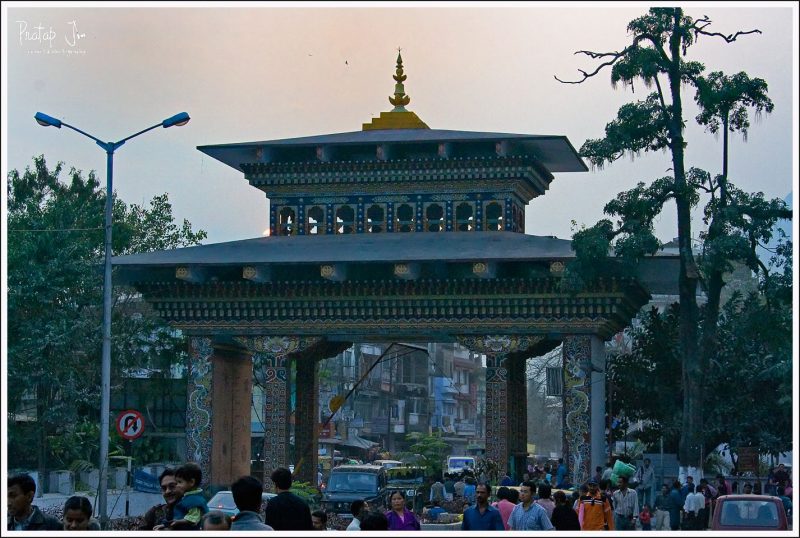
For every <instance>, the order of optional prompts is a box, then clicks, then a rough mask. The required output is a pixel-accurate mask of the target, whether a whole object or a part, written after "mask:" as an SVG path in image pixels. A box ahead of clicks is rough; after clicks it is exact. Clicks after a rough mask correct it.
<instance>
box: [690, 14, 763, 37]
mask: <svg viewBox="0 0 800 538" xmlns="http://www.w3.org/2000/svg"><path fill="white" fill-rule="evenodd" d="M710 25H711V19H710V18H709V17H708V15H703V17H702V18H700V19H697V20H696V21H694V23H693V24H692V26H691V27H690V28H691V29H692V30H694V33H695V35H698V34H702V35H707V36H711V37H721V38H722V39H724V40H725V42H726V43H733V42H734V41H736V38H738V37H739V36H740V35H748V34H760V33H761V30H758V29H755V30H748V31H746V32H745V31H741V30H740V31H738V32H736V33H735V34H728V35H725V34H722V33H720V32H707V31H706V30H705V29H706V28H707V27H708V26H710Z"/></svg>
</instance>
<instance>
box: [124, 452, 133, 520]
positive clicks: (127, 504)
mask: <svg viewBox="0 0 800 538" xmlns="http://www.w3.org/2000/svg"><path fill="white" fill-rule="evenodd" d="M132 456H133V441H128V473H127V474H126V475H125V517H128V516H130V513H131V512H130V506H131V460H132V459H133V457H132Z"/></svg>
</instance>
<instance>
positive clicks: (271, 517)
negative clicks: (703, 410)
mask: <svg viewBox="0 0 800 538" xmlns="http://www.w3.org/2000/svg"><path fill="white" fill-rule="evenodd" d="M270 479H271V480H272V482H273V483H274V484H275V492H276V493H277V495H276V496H275V497H273V498H272V499H270V500H269V504H267V509H266V510H265V511H264V521H265V522H266V524H267V525H269V526H270V527H272V528H273V529H275V530H276V531H312V530H314V525H313V524H312V523H311V509H310V508H309V507H308V504H306V502H305V501H304V500H303V499H301V498H300V497H298V496H297V495H295V494H294V493H292V492H290V491H289V489H290V488H291V487H292V473H291V471H289V469H286V468H284V467H278V468H277V469H275V470H274V471H272V475H270Z"/></svg>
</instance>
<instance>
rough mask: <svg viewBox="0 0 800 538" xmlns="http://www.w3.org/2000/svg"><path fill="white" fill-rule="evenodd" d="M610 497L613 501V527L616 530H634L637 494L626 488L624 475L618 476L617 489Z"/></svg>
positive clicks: (626, 481)
mask: <svg viewBox="0 0 800 538" xmlns="http://www.w3.org/2000/svg"><path fill="white" fill-rule="evenodd" d="M611 497H612V499H613V501H614V528H615V529H616V530H618V531H625V530H630V531H632V530H636V528H635V524H636V519H637V518H638V517H639V496H638V495H636V492H635V491H633V490H632V489H628V479H627V478H626V477H624V476H620V477H619V489H618V490H617V491H615V492H614V494H613V495H612V496H611Z"/></svg>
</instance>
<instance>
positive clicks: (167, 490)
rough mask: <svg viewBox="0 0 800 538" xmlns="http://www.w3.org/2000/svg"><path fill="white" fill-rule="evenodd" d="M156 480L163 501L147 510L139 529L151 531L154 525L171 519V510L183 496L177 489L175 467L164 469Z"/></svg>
mask: <svg viewBox="0 0 800 538" xmlns="http://www.w3.org/2000/svg"><path fill="white" fill-rule="evenodd" d="M158 481H159V482H160V483H161V495H163V496H164V501H165V503H164V504H157V505H155V506H154V507H152V508H151V509H150V510H148V511H147V513H146V514H145V515H144V519H143V520H142V523H141V524H140V525H139V530H140V531H151V530H154V529H155V527H159V528H161V527H163V526H164V525H166V524H167V523H168V522H170V521H172V510H173V509H174V508H175V504H176V503H177V502H178V501H180V500H181V497H183V493H181V492H180V491H179V490H178V489H177V485H178V482H177V481H176V480H175V469H169V468H167V469H164V472H162V473H161V475H160V476H159V477H158ZM156 530H157V529H156Z"/></svg>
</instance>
